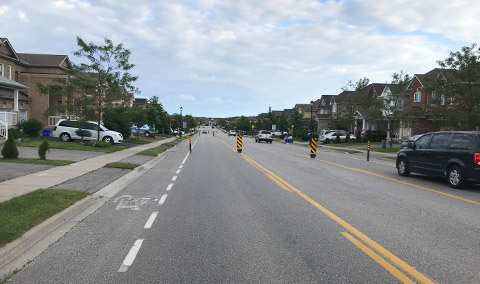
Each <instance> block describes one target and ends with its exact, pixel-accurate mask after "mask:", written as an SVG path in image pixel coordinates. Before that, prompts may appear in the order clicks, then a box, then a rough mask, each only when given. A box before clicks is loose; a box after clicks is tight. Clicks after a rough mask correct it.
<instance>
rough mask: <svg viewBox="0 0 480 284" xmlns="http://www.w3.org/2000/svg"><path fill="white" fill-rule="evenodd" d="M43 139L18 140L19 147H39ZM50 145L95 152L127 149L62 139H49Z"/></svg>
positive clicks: (54, 147)
mask: <svg viewBox="0 0 480 284" xmlns="http://www.w3.org/2000/svg"><path fill="white" fill-rule="evenodd" d="M42 142H43V139H28V140H23V141H20V142H18V141H17V142H16V144H17V146H18V147H39V146H40V144H42ZM48 146H49V147H50V149H65V150H81V151H93V152H103V153H112V152H116V151H120V150H124V149H127V148H128V147H127V146H116V145H115V146H113V145H112V146H108V147H105V148H100V147H95V146H92V145H90V144H87V143H85V144H83V143H79V142H76V141H74V142H62V141H51V140H50V141H48Z"/></svg>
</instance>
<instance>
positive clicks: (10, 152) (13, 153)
mask: <svg viewBox="0 0 480 284" xmlns="http://www.w3.org/2000/svg"><path fill="white" fill-rule="evenodd" d="M2 156H3V158H5V159H16V158H17V157H18V149H17V145H16V144H15V140H14V139H13V136H8V139H7V141H6V142H5V144H4V145H3V148H2Z"/></svg>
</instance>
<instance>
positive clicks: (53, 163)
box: [0, 158, 75, 166]
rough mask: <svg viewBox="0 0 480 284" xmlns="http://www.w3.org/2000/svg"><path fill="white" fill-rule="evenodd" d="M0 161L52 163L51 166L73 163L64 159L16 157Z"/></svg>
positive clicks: (35, 163)
mask: <svg viewBox="0 0 480 284" xmlns="http://www.w3.org/2000/svg"><path fill="white" fill-rule="evenodd" d="M0 163H24V164H34V165H53V166H66V165H70V164H73V163H75V161H64V160H40V159H30V158H17V159H3V158H2V159H0Z"/></svg>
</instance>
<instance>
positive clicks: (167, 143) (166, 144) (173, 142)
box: [162, 141, 178, 147]
mask: <svg viewBox="0 0 480 284" xmlns="http://www.w3.org/2000/svg"><path fill="white" fill-rule="evenodd" d="M177 144H178V142H175V141H171V142H166V143H163V144H162V145H165V146H170V147H175V146H177Z"/></svg>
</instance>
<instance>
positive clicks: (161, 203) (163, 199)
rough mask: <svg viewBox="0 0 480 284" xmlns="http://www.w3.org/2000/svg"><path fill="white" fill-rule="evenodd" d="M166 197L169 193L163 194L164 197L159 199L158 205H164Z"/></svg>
mask: <svg viewBox="0 0 480 284" xmlns="http://www.w3.org/2000/svg"><path fill="white" fill-rule="evenodd" d="M166 199H167V194H164V195H162V198H160V201H158V205H163V203H165V200H166Z"/></svg>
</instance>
